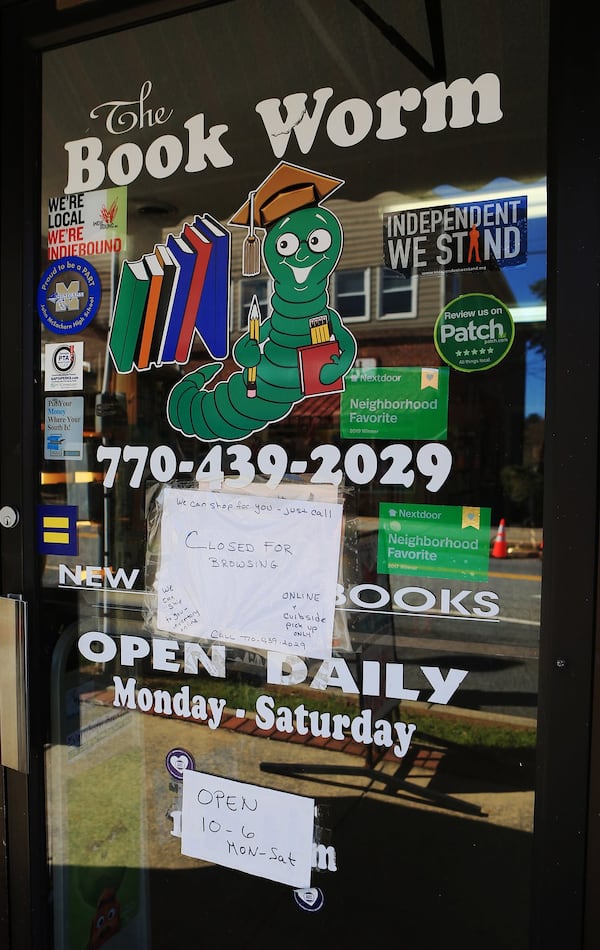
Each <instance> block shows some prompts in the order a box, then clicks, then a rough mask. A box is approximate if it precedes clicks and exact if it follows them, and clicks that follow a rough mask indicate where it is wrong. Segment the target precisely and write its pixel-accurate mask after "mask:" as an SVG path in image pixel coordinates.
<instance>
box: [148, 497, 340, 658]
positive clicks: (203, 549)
mask: <svg viewBox="0 0 600 950" xmlns="http://www.w3.org/2000/svg"><path fill="white" fill-rule="evenodd" d="M341 525H342V505H341V504H338V503H337V502H336V503H330V502H320V501H314V500H307V499H301V500H296V499H290V498H277V497H274V496H260V495H243V494H233V493H232V494H230V493H228V492H227V493H225V492H221V493H220V492H210V491H203V492H199V491H194V490H191V489H180V488H171V487H170V486H166V487H165V489H164V495H163V512H162V519H161V527H160V562H159V568H158V572H157V579H156V590H157V595H158V602H157V625H158V627H159V629H161V630H166V631H169V632H171V633H175V634H181V635H183V634H185V635H186V636H197V637H198V638H199V639H207V640H212V641H214V642H217V643H226V644H229V645H232V646H233V645H235V646H243V647H254V648H261V649H267V650H275V651H277V650H279V651H281V652H285V653H290V652H292V653H295V654H298V655H300V656H307V657H313V658H315V659H327V658H328V657H330V656H331V651H332V639H333V628H334V620H335V599H336V585H337V580H338V563H339V555H340V538H341Z"/></svg>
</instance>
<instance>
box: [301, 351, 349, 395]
mask: <svg viewBox="0 0 600 950" xmlns="http://www.w3.org/2000/svg"><path fill="white" fill-rule="evenodd" d="M339 355H340V347H339V344H338V341H337V340H327V341H325V342H324V343H310V344H309V345H308V346H300V347H298V365H299V368H300V385H301V387H302V392H303V393H304V395H305V396H317V395H319V394H320V393H341V392H343V391H344V389H345V386H344V378H343V377H342V378H341V379H336V380H335V382H333V383H327V384H325V383H322V382H321V380H320V378H319V376H320V373H321V370H322V368H323V366H324V365H325V364H326V363H330V362H331V357H332V356H339Z"/></svg>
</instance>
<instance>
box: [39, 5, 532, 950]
mask: <svg viewBox="0 0 600 950" xmlns="http://www.w3.org/2000/svg"><path fill="white" fill-rule="evenodd" d="M278 9H279V10H280V5H279V4H276V3H270V2H266V3H265V2H262V3H261V4H253V3H242V2H239V0H234V2H230V3H224V4H217V5H213V6H211V7H209V8H206V9H199V10H196V11H193V12H187V13H185V14H182V15H179V16H174V17H172V18H170V19H166V20H162V21H157V22H153V23H147V24H144V25H142V26H137V27H135V28H132V29H129V30H123V31H120V32H112V33H110V34H107V35H103V36H98V37H96V38H94V39H89V40H85V41H83V42H79V43H74V44H71V45H61V46H60V48H56V49H54V50H50V51H48V52H45V53H44V54H43V57H42V107H43V108H42V116H43V121H42V163H41V217H40V233H41V244H40V257H39V260H40V266H39V279H38V283H37V288H36V294H35V302H34V303H35V332H36V353H37V354H39V355H38V356H36V362H37V360H38V359H39V364H38V365H39V367H40V377H39V379H40V383H39V387H38V390H37V396H36V398H37V405H38V410H39V412H38V421H39V443H38V446H37V450H38V455H39V466H38V469H39V483H38V485H37V488H36V492H37V496H36V509H35V518H36V521H35V523H36V532H35V534H36V540H35V545H36V551H35V557H36V559H37V563H38V564H39V597H40V605H41V609H40V611H39V617H37V618H36V621H35V622H36V625H38V626H37V627H36V631H34V634H33V635H34V636H39V637H41V636H42V633H43V643H44V649H45V650H46V653H47V657H48V678H49V690H48V697H47V698H48V702H47V718H46V722H45V725H46V729H47V731H46V734H45V741H44V748H45V755H44V779H45V788H46V836H47V837H46V840H47V870H48V882H49V886H50V889H51V890H50V892H51V895H52V900H51V911H52V932H53V940H54V946H55V947H56V948H57V950H58V948H61V950H62V948H68V950H71V948H72V950H76V948H81V947H84V946H85V947H90V948H96V947H100V946H103V945H104V944H108V945H109V946H110V947H111V948H115V950H116V948H118V947H127V948H128V950H132V948H140V950H141V948H149V947H154V948H158V950H162V948H167V947H171V946H172V943H173V939H174V934H176V935H177V939H179V940H184V941H185V942H187V943H191V942H192V941H197V939H198V936H197V935H198V933H202V935H203V939H208V940H215V939H218V940H219V941H220V942H221V943H222V944H224V945H226V946H229V945H233V944H234V943H235V945H239V946H244V947H247V948H252V947H258V946H262V945H264V941H265V938H266V937H267V936H268V937H269V938H270V939H271V938H272V937H273V935H275V934H280V935H285V941H286V944H287V945H288V946H293V947H301V946H304V945H305V944H306V942H307V941H308V940H315V939H317V940H319V939H331V934H335V937H336V941H339V942H340V943H341V942H348V943H349V944H350V945H353V946H354V945H358V943H359V942H360V943H362V942H363V941H366V940H367V939H369V938H370V937H371V936H372V933H373V927H374V926H377V925H378V923H379V922H382V921H383V920H384V919H386V917H387V918H389V913H390V909H391V908H394V907H398V901H399V899H400V900H401V902H402V904H401V906H402V908H403V910H402V911H401V919H400V921H397V923H399V925H400V926H401V932H402V934H403V936H404V938H405V939H406V940H408V942H410V943H414V942H415V940H416V939H418V938H419V937H421V938H422V935H423V933H424V928H426V932H427V934H428V937H429V938H431V937H433V938H434V939H437V940H441V939H444V941H445V943H446V944H448V945H453V944H454V943H455V942H456V941H457V940H458V934H459V933H460V940H461V945H462V946H465V947H473V948H475V947H478V948H479V947H480V946H481V945H482V943H485V945H486V947H488V948H498V950H500V948H502V950H504V948H505V947H506V946H509V945H510V946H512V947H522V948H524V947H526V946H527V941H528V921H529V903H530V877H531V850H532V839H533V812H534V805H535V800H534V791H533V789H534V784H533V781H534V767H535V757H534V750H535V741H536V728H537V721H536V720H537V676H538V645H539V644H538V639H539V609H540V593H541V573H542V570H541V569H542V552H543V525H542V497H543V448H544V415H545V400H544V372H545V281H546V229H545V221H546V179H545V149H544V143H545V101H546V100H545V95H546V89H545V81H544V75H545V72H544V69H543V68H542V67H543V63H544V58H545V22H544V18H541V20H540V22H538V21H537V19H536V17H531V16H530V14H528V15H527V16H525V14H524V13H523V10H522V5H521V4H518V3H511V4H509V5H508V6H506V5H503V6H502V9H501V10H498V9H497V6H496V5H494V4H483V5H482V4H481V3H478V4H471V3H467V4H464V5H462V6H461V8H460V11H458V10H456V9H454V8H453V10H452V11H448V10H444V11H440V12H437V13H432V12H431V8H430V9H429V16H427V15H426V10H425V8H424V7H423V8H422V9H421V7H418V6H416V5H415V6H414V7H413V6H411V8H410V10H406V9H404V8H400V7H399V6H398V4H396V3H392V2H384V0H381V2H379V3H378V4H377V14H376V15H374V14H373V11H371V14H372V15H369V14H368V10H366V9H363V8H362V7H360V6H355V5H354V4H347V3H343V2H341V0H340V2H337V0H335V2H331V3H329V4H327V5H326V6H325V7H323V5H322V4H319V3H308V4H307V3H300V2H298V3H296V2H291V3H289V4H287V5H286V16H285V20H284V22H282V21H281V16H280V15H278ZM369 10H370V8H369ZM492 12H493V22H494V24H495V29H494V43H491V44H489V45H483V44H482V43H481V41H480V40H481V36H482V35H484V33H485V34H487V33H488V32H489V22H490V16H491V14H492ZM517 64H518V70H517ZM524 72H525V73H526V75H524ZM523 89H527V95H523ZM465 921H467V923H466V924H465ZM282 939H283V937H282Z"/></svg>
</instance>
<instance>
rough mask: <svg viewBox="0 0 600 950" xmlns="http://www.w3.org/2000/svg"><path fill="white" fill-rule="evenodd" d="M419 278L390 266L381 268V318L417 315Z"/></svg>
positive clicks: (379, 315) (390, 318) (391, 318)
mask: <svg viewBox="0 0 600 950" xmlns="http://www.w3.org/2000/svg"><path fill="white" fill-rule="evenodd" d="M416 305H417V278H416V277H405V276H403V274H399V273H398V272H397V271H394V270H391V269H390V268H389V267H380V269H379V313H378V319H379V320H393V319H400V318H402V319H404V318H407V317H416V315H417V311H416Z"/></svg>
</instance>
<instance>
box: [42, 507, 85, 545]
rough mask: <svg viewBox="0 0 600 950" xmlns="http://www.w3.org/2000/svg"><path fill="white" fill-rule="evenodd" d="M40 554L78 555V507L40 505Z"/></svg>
mask: <svg viewBox="0 0 600 950" xmlns="http://www.w3.org/2000/svg"><path fill="white" fill-rule="evenodd" d="M38 551H39V553H40V554H77V505H38Z"/></svg>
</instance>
